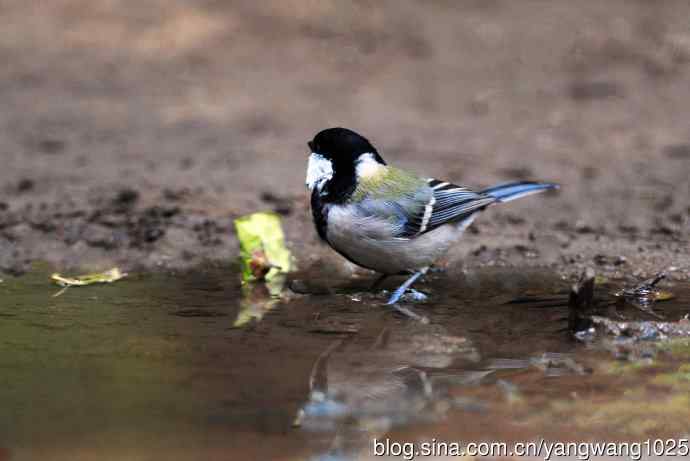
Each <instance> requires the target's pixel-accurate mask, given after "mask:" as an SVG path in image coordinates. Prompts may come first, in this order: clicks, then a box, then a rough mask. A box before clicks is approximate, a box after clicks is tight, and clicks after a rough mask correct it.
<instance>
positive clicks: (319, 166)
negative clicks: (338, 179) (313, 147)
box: [306, 152, 333, 190]
mask: <svg viewBox="0 0 690 461" xmlns="http://www.w3.org/2000/svg"><path fill="white" fill-rule="evenodd" d="M332 177H333V164H332V163H331V161H330V160H328V159H327V158H325V157H323V156H322V155H319V154H317V153H316V152H312V154H311V155H310V156H309V165H307V181H306V183H307V187H308V188H309V190H314V187H317V186H318V187H322V186H323V184H324V183H325V182H326V181H328V180H329V179H331V178H332Z"/></svg>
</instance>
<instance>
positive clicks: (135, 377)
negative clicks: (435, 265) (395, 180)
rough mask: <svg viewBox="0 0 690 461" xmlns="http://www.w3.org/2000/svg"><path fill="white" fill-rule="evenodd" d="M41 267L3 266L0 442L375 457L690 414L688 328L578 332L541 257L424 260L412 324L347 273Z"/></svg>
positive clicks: (580, 434) (664, 307)
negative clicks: (413, 445) (659, 338)
mask: <svg viewBox="0 0 690 461" xmlns="http://www.w3.org/2000/svg"><path fill="white" fill-rule="evenodd" d="M48 269H49V268H46V267H42V266H35V267H33V268H32V270H31V271H30V272H29V273H28V274H27V275H24V276H22V277H20V278H11V279H7V280H5V281H4V282H3V283H2V284H0V295H1V296H2V299H3V303H2V306H1V307H0V318H1V319H2V322H0V338H1V339H0V342H1V344H2V353H1V354H0V369H2V371H3V372H2V383H3V385H2V386H0V401H2V402H3V411H2V413H1V414H0V434H2V435H1V437H0V447H2V448H3V450H4V451H3V453H5V454H4V455H3V456H4V458H3V459H11V460H33V459H53V460H62V459H64V460H81V459H84V460H87V459H103V460H108V459H113V460H115V459H161V458H165V459H171V460H178V459H179V460H187V459H247V460H249V459H285V460H297V459H310V460H316V459H322V460H325V459H329V460H334V459H338V460H351V459H369V458H370V457H372V452H371V440H372V438H374V437H378V438H380V439H381V438H384V437H390V438H391V439H393V440H398V441H422V440H429V439H431V438H436V439H437V440H446V441H449V442H454V441H480V440H490V441H520V440H524V441H529V440H536V439H538V438H539V437H544V438H546V439H547V440H561V441H580V440H644V439H646V438H649V437H681V436H687V434H688V433H690V426H688V421H690V401H688V395H690V387H689V386H690V381H688V369H687V360H688V357H690V355H689V354H690V349H689V348H688V346H689V344H688V337H686V338H685V339H683V338H680V339H676V340H675V342H665V343H663V344H664V346H658V347H657V343H655V342H653V341H642V342H641V343H640V344H641V345H639V344H638V345H637V346H634V347H633V346H630V345H629V344H627V343H626V341H625V340H614V339H611V338H609V339H606V338H601V340H598V341H594V342H591V343H582V342H578V341H575V340H573V339H572V336H571V335H570V334H569V333H568V331H567V326H568V289H569V287H568V285H567V284H566V283H564V282H563V281H562V280H560V279H559V277H558V276H557V275H556V274H555V273H553V272H549V271H543V270H533V271H523V272H522V273H516V272H514V271H512V270H507V269H484V270H479V271H476V272H473V273H469V274H465V275H464V276H455V277H452V276H451V275H449V274H445V273H436V274H433V275H432V276H431V277H430V279H428V280H427V282H425V283H421V284H420V289H422V290H424V291H426V292H427V293H428V294H429V295H430V300H429V301H428V302H427V303H422V304H415V305H410V307H412V308H414V309H415V310H416V311H418V312H423V313H424V314H425V315H427V316H428V317H429V320H430V323H429V324H426V325H425V324H421V323H419V322H416V321H412V320H410V319H407V318H405V317H401V316H399V315H398V314H394V313H393V312H391V311H390V310H388V308H387V307H385V306H383V302H384V300H385V294H384V293H379V292H376V293H371V292H368V291H362V287H361V286H360V285H361V284H360V283H354V284H353V283H352V281H351V280H350V279H331V280H330V281H328V282H326V281H324V280H323V279H319V278H318V277H317V276H316V275H315V274H307V273H301V274H297V275H296V277H298V278H299V281H300V285H301V286H302V287H303V289H302V291H304V290H308V291H309V292H310V294H297V293H294V292H292V291H291V290H286V291H285V293H284V297H283V298H282V299H281V300H276V299H274V298H270V297H268V296H266V295H265V294H262V293H261V290H260V289H259V288H257V289H256V290H254V291H251V292H250V291H246V290H245V291H242V290H241V289H240V286H239V284H238V283H237V274H236V273H235V272H233V270H232V268H228V267H226V268H221V269H206V270H196V271H194V272H189V273H186V274H184V275H178V276H168V275H162V274H151V275H139V276H130V277H128V278H125V279H123V280H121V281H118V282H116V283H114V284H112V285H104V286H91V287H79V288H70V289H68V290H67V291H65V292H64V293H62V294H61V295H60V296H58V297H53V295H54V294H55V293H56V291H57V290H58V288H57V287H55V286H54V285H52V284H49V283H48V282H47V280H48V275H49V270H48ZM293 283H294V282H293ZM326 284H327V285H326ZM664 286H665V289H668V290H670V291H671V292H673V293H674V296H675V297H674V299H672V300H670V301H665V302H659V303H657V304H656V306H655V310H656V312H657V313H659V314H661V315H663V316H664V317H665V320H667V321H670V322H676V321H678V320H680V319H682V317H683V316H685V315H687V313H688V303H689V302H690V290H688V289H687V285H681V284H677V283H668V282H666V283H665V284H664ZM613 291H615V290H614V286H611V285H603V286H598V287H597V292H598V295H599V296H603V297H607V296H611V295H612V292H613ZM327 292H331V293H333V294H327ZM616 312H617V313H616V318H618V319H628V320H630V319H636V318H637V319H640V318H641V319H647V320H649V316H647V315H645V314H644V313H641V312H640V311H638V310H636V309H634V308H630V307H629V306H628V307H619V308H617V309H616ZM687 329H688V333H689V334H690V325H688V328H687ZM605 339H606V340H605ZM606 341H608V342H606ZM613 343H617V345H616V346H615V347H614V346H612V344H613ZM626 344H627V346H626ZM628 346H630V347H628ZM626 348H627V350H628V351H630V350H638V351H639V350H643V349H644V350H645V352H644V354H643V356H640V354H638V355H637V356H633V355H630V354H628V355H623V354H621V353H620V350H623V349H626ZM614 349H616V350H617V352H615V351H614ZM238 457H239V458H238ZM372 459H373V458H372Z"/></svg>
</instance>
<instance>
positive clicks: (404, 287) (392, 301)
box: [386, 266, 429, 305]
mask: <svg viewBox="0 0 690 461" xmlns="http://www.w3.org/2000/svg"><path fill="white" fill-rule="evenodd" d="M428 270H429V267H428V266H427V267H423V268H421V269H420V270H418V271H417V272H415V273H414V274H412V276H411V277H410V278H408V279H407V280H405V282H404V283H403V284H402V285H400V286H399V287H398V289H397V290H395V291H394V292H393V294H392V295H391V297H390V298H389V299H388V302H387V303H386V304H389V305H390V304H395V303H397V302H398V301H399V300H400V298H401V297H402V295H404V294H405V292H406V291H407V289H408V288H410V286H412V284H413V283H414V282H415V281H416V280H417V279H418V278H419V277H421V276H422V275H424V274H426V271H428Z"/></svg>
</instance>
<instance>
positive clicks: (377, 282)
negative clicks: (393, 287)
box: [369, 274, 388, 291]
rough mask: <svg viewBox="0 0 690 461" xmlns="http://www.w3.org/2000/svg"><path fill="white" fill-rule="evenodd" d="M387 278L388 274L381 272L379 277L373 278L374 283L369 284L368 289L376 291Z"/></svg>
mask: <svg viewBox="0 0 690 461" xmlns="http://www.w3.org/2000/svg"><path fill="white" fill-rule="evenodd" d="M387 278H388V274H381V275H380V276H379V277H377V278H376V280H374V283H372V284H371V288H369V290H370V291H376V290H378V289H379V288H380V287H381V284H382V283H383V282H384V281H385V280H386V279H387Z"/></svg>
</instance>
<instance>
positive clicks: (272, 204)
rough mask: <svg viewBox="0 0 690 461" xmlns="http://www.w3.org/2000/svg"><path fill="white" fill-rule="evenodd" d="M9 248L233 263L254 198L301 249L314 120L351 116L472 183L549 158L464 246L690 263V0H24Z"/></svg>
mask: <svg viewBox="0 0 690 461" xmlns="http://www.w3.org/2000/svg"><path fill="white" fill-rule="evenodd" d="M0 10H1V11H2V26H3V27H1V28H0V59H1V60H2V62H3V66H2V67H0V82H2V83H0V107H2V109H1V110H0V133H1V136H0V159H1V160H2V168H1V169H0V188H1V190H2V195H1V196H0V271H3V272H7V273H12V274H21V273H23V272H25V271H26V270H27V269H28V265H29V263H30V262H31V261H34V260H47V261H49V262H51V263H54V264H55V265H57V266H59V267H61V268H63V269H70V268H77V267H79V268H82V269H86V268H88V269H102V268H106V266H109V265H111V264H117V265H120V266H122V267H124V268H125V269H127V270H136V269H152V268H170V269H175V268H183V267H190V266H194V265H196V264H198V263H200V262H202V261H208V260H211V261H216V262H222V263H227V262H228V261H231V260H232V259H233V258H234V257H235V256H236V255H237V242H236V240H235V237H234V235H233V229H232V219H233V218H235V217H237V216H240V215H243V214H246V213H250V212H253V211H257V210H262V209H276V210H278V211H279V212H281V213H282V214H284V215H285V225H286V231H287V235H288V238H289V240H290V242H291V245H292V246H293V249H294V250H295V252H296V254H297V256H298V258H299V261H300V264H301V265H302V266H303V267H307V266H309V265H310V264H312V263H313V262H314V261H323V260H324V259H327V263H328V264H329V265H333V266H336V267H337V268H341V269H345V270H351V269H352V268H351V267H349V266H347V265H346V264H344V263H343V262H342V259H341V258H339V257H338V256H336V255H334V254H332V252H330V251H329V250H327V249H325V248H323V247H322V246H321V245H319V244H318V242H317V239H316V234H315V232H314V231H313V230H312V226H311V223H310V219H309V213H308V208H307V206H308V204H307V200H306V192H305V189H304V186H303V179H304V178H303V176H304V171H305V160H306V155H307V151H306V145H305V142H306V141H307V140H308V139H310V138H311V136H313V134H314V133H315V132H316V131H318V130H320V129H322V128H325V127H328V126H333V125H342V126H347V127H351V128H353V129H356V130H358V131H360V132H362V133H363V134H364V135H365V136H367V137H369V138H370V139H371V140H372V141H373V142H374V143H375V144H376V145H377V146H378V147H379V148H380V151H381V152H382V153H383V155H384V156H385V158H386V159H387V160H388V161H389V162H391V163H394V164H397V165H400V166H403V167H407V168H411V169H414V170H417V171H419V172H421V173H425V174H428V175H430V176H437V177H440V178H444V179H448V180H452V181H455V182H460V183H463V184H467V185H471V186H486V185H490V184H493V183H496V182H499V181H506V180H514V179H523V178H534V179H544V180H552V181H556V182H559V183H561V184H562V186H563V187H562V190H561V191H560V192H559V193H557V194H553V195H550V196H541V197H534V198H529V199H526V200H524V201H520V202H519V203H513V204H510V205H506V206H504V207H496V208H495V209H492V210H490V211H489V212H488V213H486V215H485V216H484V217H483V218H482V219H480V220H478V222H477V223H476V225H475V226H474V227H473V228H472V229H471V231H470V232H469V233H468V235H467V236H466V238H465V239H464V241H463V242H462V243H461V244H459V245H458V246H457V247H456V248H455V249H454V250H453V251H452V252H451V254H450V255H449V258H448V260H449V261H450V262H451V263H453V264H455V263H458V262H460V261H462V262H463V264H465V267H476V266H479V265H504V264H508V265H520V266H522V265H550V266H551V267H553V268H554V269H555V270H556V271H557V272H559V273H561V274H566V275H568V274H572V273H576V272H579V271H580V270H581V268H582V267H583V266H584V265H597V266H599V272H605V273H609V274H611V275H614V276H634V277H643V276H646V275H648V274H651V273H653V272H656V271H657V270H660V269H665V268H669V267H675V268H676V269H677V270H675V271H674V272H673V273H672V275H671V276H672V277H673V278H676V279H679V280H681V279H687V278H688V276H689V275H690V257H689V250H688V234H689V233H688V226H689V224H688V222H689V216H690V198H689V197H690V179H689V178H690V138H688V120H689V119H690V104H689V103H688V102H689V101H690V86H688V84H687V83H688V78H689V77H690V66H689V63H690V30H689V29H688V27H687V18H688V16H689V15H690V4H688V3H687V2H682V1H668V2H663V4H659V3H658V2H635V1H625V2H623V1H610V2H604V3H602V2H594V1H591V2H588V1H585V2H568V1H561V2H550V3H544V2H507V1H506V2H502V1H488V2H487V1H467V2H462V3H457V2H446V1H440V2H434V3H433V4H432V3H428V2H426V3H417V2H397V1H393V0H391V1H388V2H365V1H357V2H352V3H343V2H335V1H324V2H310V1H303V2H298V1H287V2H285V1H274V2H260V3H256V4H254V5H252V4H251V2H217V1H210V0H207V1H201V0H200V1H196V2H189V1H182V0H165V1H164V0H150V1H147V2H128V1H124V0H115V1H104V0H88V1H87V0H54V1H51V2H44V3H42V4H41V6H40V8H39V7H38V6H36V5H34V4H33V2H26V1H23V0H10V1H6V2H3V5H2V6H1V7H0Z"/></svg>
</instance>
